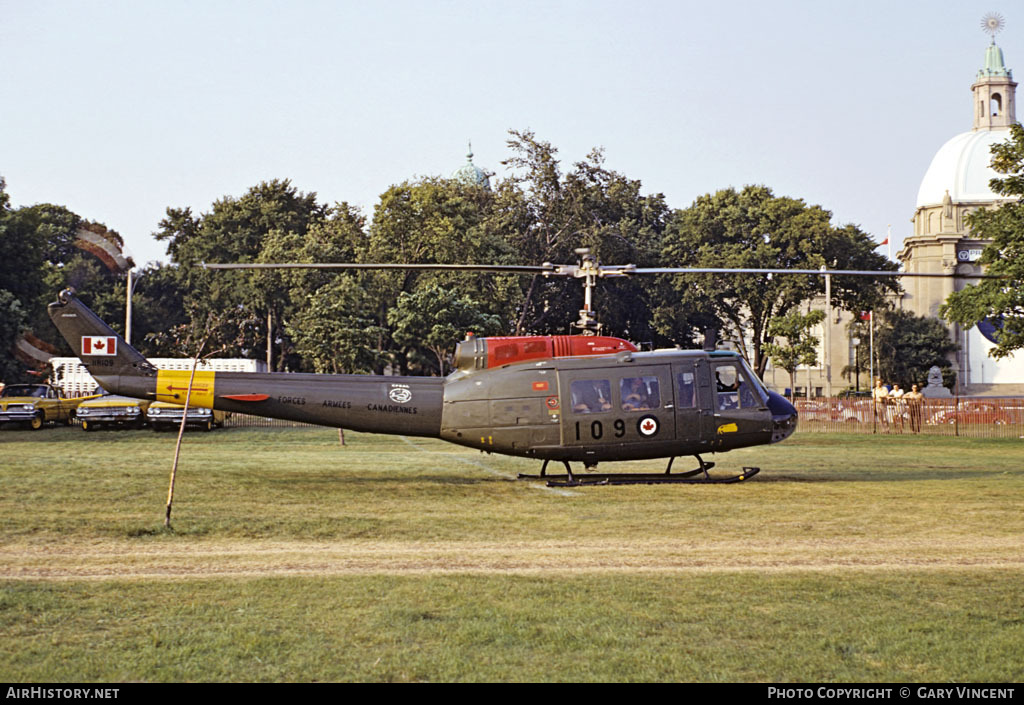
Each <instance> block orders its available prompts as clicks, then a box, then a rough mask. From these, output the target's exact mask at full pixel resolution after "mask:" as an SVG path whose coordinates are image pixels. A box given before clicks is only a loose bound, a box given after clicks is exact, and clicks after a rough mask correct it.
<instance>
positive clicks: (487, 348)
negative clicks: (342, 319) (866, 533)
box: [49, 249, 905, 486]
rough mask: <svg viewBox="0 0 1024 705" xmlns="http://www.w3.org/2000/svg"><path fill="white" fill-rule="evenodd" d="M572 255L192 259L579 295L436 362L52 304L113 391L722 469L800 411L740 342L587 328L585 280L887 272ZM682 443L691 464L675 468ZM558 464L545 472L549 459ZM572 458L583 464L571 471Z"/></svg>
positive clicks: (634, 477)
mask: <svg viewBox="0 0 1024 705" xmlns="http://www.w3.org/2000/svg"><path fill="white" fill-rule="evenodd" d="M577 254H579V255H580V257H581V260H580V263H579V264H578V265H555V264H551V263H544V264H543V265H538V266H499V265H452V264H346V263H326V264H323V263H321V264H299V263H286V264H204V266H205V267H206V268H208V269H217V270H224V269H269V268H284V269H299V268H307V269H309V268H317V269H339V270H344V269H377V270H381V269H404V270H434V271H452V270H460V271H465V270H473V271H491V272H501V273H513V274H540V275H543V276H545V277H551V276H562V277H574V278H577V279H581V280H582V281H583V285H584V305H583V309H582V310H581V311H580V320H579V321H577V322H576V323H575V324H574V326H573V327H574V329H576V330H578V331H579V333H577V334H573V335H533V336H516V337H482V338H478V337H474V336H472V335H471V334H470V335H467V338H466V339H465V340H463V341H461V342H459V343H458V344H457V345H456V351H455V358H454V368H455V369H454V371H453V372H452V373H451V374H449V375H448V376H447V377H444V378H440V377H409V376H390V375H341V374H309V373H282V372H276V373H275V372H269V373H253V372H214V371H210V370H200V369H197V370H195V371H194V377H193V376H192V375H193V373H192V372H190V371H188V370H159V369H157V368H156V367H155V366H154V365H152V364H151V363H150V362H149V361H147V360H146V358H145V357H144V356H143V355H142V354H141V353H139V352H138V351H137V350H136V349H135V348H133V347H131V346H130V345H129V344H128V343H126V342H125V340H124V339H123V338H122V337H121V336H119V335H118V334H117V333H116V332H115V331H114V330H113V329H112V328H111V327H110V326H108V325H107V324H106V323H104V322H103V321H102V320H101V319H100V318H99V317H98V316H97V315H96V314H95V313H93V312H92V311H91V310H89V309H88V308H87V307H86V306H85V305H84V304H83V303H82V302H81V301H80V300H79V299H78V298H77V297H76V296H75V295H74V292H73V291H72V290H70V289H65V290H64V291H62V292H60V294H59V295H58V300H57V301H56V302H54V303H51V304H50V305H49V315H50V318H51V320H52V321H53V322H54V324H55V325H56V327H57V328H58V330H59V331H60V333H61V334H62V335H63V336H64V338H65V339H66V340H67V342H68V344H69V345H70V346H71V347H72V349H73V350H75V351H77V352H78V353H79V357H80V358H81V360H82V362H83V364H84V365H85V367H86V368H87V369H88V370H89V372H90V374H92V375H93V377H95V378H96V380H97V382H98V383H99V384H100V385H101V386H102V387H103V388H104V389H106V390H108V391H110V392H111V393H114V394H121V395H124V396H129V397H136V398H140V399H148V400H151V401H166V402H172V403H177V404H182V403H186V401H187V403H188V405H192V406H198V407H205V408H212V409H218V410H223V411H229V412H236V413H244V414H251V415H255V416H263V417H270V418H277V419H286V420H291V421H298V422H304V423H310V424H317V425H322V426H329V427H336V428H343V429H350V430H354V431H365V432H372V433H384V434H398V435H404V436H419V437H425V438H440V439H442V440H445V441H448V442H451V443H455V444H458V445H462V446H466V447H470V448H475V449H479V450H481V451H484V452H488V453H499V454H505V455H512V456H520V457H524V458H532V459H536V460H539V461H542V462H543V464H542V466H541V470H540V473H539V474H537V475H531V474H520V475H519V477H520V478H522V479H537V480H544V481H546V482H547V483H548V484H549V485H550V486H580V485H588V484H638V483H644V484H667V483H686V484H726V483H737V482H742V481H744V480H747V479H749V478H750V477H753V476H754V475H756V474H758V472H760V469H759V468H757V467H744V468H743V469H742V471H741V472H739V473H738V474H732V475H728V476H718V475H714V476H713V475H711V474H710V473H709V472H708V471H709V470H710V469H711V468H713V467H714V465H715V463H713V462H708V461H705V460H704V459H703V458H702V457H701V455H702V454H705V453H719V452H725V451H729V450H733V449H737V448H745V447H752V446H760V445H767V444H772V443H779V442H781V441H784V440H785V439H787V438H788V437H789V436H791V435H792V434H793V432H794V431H795V430H796V427H797V411H796V409H795V407H794V406H793V405H792V404H791V403H790V402H789V401H787V400H786V399H785V398H784V397H783V396H782V395H780V394H778V393H776V392H774V391H771V390H769V389H768V388H767V387H765V385H764V384H763V383H762V382H761V380H759V379H758V378H757V375H756V374H754V372H753V370H751V368H750V366H749V365H748V364H747V362H746V360H745V359H744V358H743V357H742V356H741V355H740V354H739V353H737V352H732V351H727V350H716V349H715V344H714V340H713V336H708V339H706V342H705V346H704V349H702V350H681V349H675V348H673V349H663V350H653V351H640V350H639V349H638V348H637V346H636V345H634V344H633V343H631V342H629V341H627V340H623V339H621V338H616V337H610V336H605V335H600V324H599V323H598V322H597V320H596V316H595V315H594V312H593V305H592V291H593V288H594V286H595V283H596V280H597V279H601V278H610V277H628V276H634V275H643V274H679V273H751V274H754V273H758V274H765V273H767V274H774V273H780V274H810V275H820V274H823V273H827V274H837V275H849V274H853V275H874V276H878V275H882V276H898V275H903V276H905V273H898V272H864V271H851V270H825V269H822V270H781V269H780V270H771V269H694V268H670V267H669V268H638V267H636V266H635V265H622V266H606V265H601V264H600V263H599V262H598V261H597V259H596V258H595V257H594V256H593V255H591V254H590V253H589V251H588V250H586V249H581V250H577ZM680 456H693V457H694V458H695V459H696V461H697V467H696V468H695V469H692V470H688V471H684V472H672V465H673V462H674V460H675V459H676V458H677V457H680ZM664 458H667V459H668V463H667V467H666V469H665V470H664V471H663V472H660V473H635V472H627V473H601V474H597V473H596V472H595V471H596V468H597V465H598V463H607V462H616V461H627V460H650V459H664ZM551 462H556V463H561V464H562V465H563V467H564V468H565V474H564V475H549V474H548V473H547V468H548V465H549V463H551ZM571 463H582V464H583V466H584V468H585V470H586V471H587V473H586V474H584V475H580V474H579V473H574V472H573V470H572V466H571Z"/></svg>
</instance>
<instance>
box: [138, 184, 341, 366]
mask: <svg viewBox="0 0 1024 705" xmlns="http://www.w3.org/2000/svg"><path fill="white" fill-rule="evenodd" d="M327 213H328V210H327V208H326V207H325V206H323V205H321V204H319V203H317V200H316V194H315V193H301V192H299V191H298V189H296V188H295V187H294V186H293V185H292V184H291V182H290V181H288V180H287V179H285V180H277V179H275V180H273V181H265V182H262V183H260V184H258V185H256V186H254V187H252V188H250V189H249V190H248V191H247V192H246V193H245V194H243V195H242V196H241V197H240V198H233V197H230V196H229V197H225V198H222V199H220V200H218V201H216V202H214V204H213V207H212V209H211V211H210V212H209V213H206V214H203V215H201V216H199V217H195V216H193V215H192V212H191V210H190V209H188V208H184V209H174V208H168V209H167V217H166V218H164V219H163V220H162V221H161V222H160V230H159V231H158V232H157V233H156V234H155V236H156V238H157V239H158V240H166V241H167V243H168V245H167V250H168V253H169V254H170V255H171V259H172V261H173V262H174V263H175V264H177V265H178V266H179V267H180V268H181V273H180V274H181V282H182V284H183V286H184V287H185V290H186V304H187V308H189V310H194V311H195V312H196V314H195V315H198V316H200V320H205V318H206V316H207V315H208V314H210V313H214V314H216V313H218V312H220V311H225V310H228V309H232V308H240V309H244V310H245V311H246V312H248V314H251V315H253V316H255V317H258V318H259V319H260V320H261V321H264V322H266V321H269V326H265V327H264V329H263V331H258V329H253V330H252V331H251V332H252V333H253V335H252V336H250V337H247V338H246V339H244V340H237V339H232V340H226V339H225V340H216V339H212V340H211V341H210V346H211V347H214V348H219V347H221V346H222V345H224V344H227V345H228V346H229V347H228V351H229V354H235V355H244V354H246V353H248V352H251V353H254V354H257V355H265V354H266V351H267V348H268V346H270V347H272V346H275V345H276V346H277V349H278V354H277V355H276V357H275V366H276V368H277V369H284V367H285V364H286V360H287V353H288V352H289V350H290V347H291V341H290V340H289V339H288V336H287V333H286V330H287V318H288V316H289V315H290V314H291V313H292V310H293V309H292V308H291V305H290V297H289V291H288V287H287V282H288V279H287V277H285V276H284V275H282V274H281V273H280V272H275V273H267V272H259V271H256V272H252V271H236V272H211V271H207V270H205V269H203V268H202V267H201V266H200V265H201V263H203V262H232V263H235V262H237V263H243V262H255V261H258V260H259V259H260V254H261V252H262V250H263V248H264V247H265V246H266V244H267V242H268V240H270V239H273V238H278V239H280V238H288V237H290V236H297V237H300V238H302V237H305V236H306V234H307V233H308V231H309V230H310V229H311V228H312V227H314V226H316V225H320V224H323V223H324V221H325V219H326V217H327Z"/></svg>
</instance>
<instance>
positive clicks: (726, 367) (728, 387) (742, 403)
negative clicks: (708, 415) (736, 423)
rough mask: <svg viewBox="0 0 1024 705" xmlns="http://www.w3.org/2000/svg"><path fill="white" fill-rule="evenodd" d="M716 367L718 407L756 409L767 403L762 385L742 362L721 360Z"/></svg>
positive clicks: (716, 398) (716, 399) (723, 409)
mask: <svg viewBox="0 0 1024 705" xmlns="http://www.w3.org/2000/svg"><path fill="white" fill-rule="evenodd" d="M714 369H715V407H716V408H717V409H719V410H720V411H725V410H730V409H756V408H758V407H761V406H763V405H764V404H765V399H764V395H763V392H762V390H761V388H760V385H758V384H757V383H756V382H755V381H754V380H755V379H756V378H755V377H754V376H753V374H752V373H751V372H750V370H749V369H748V368H747V367H746V366H745V365H743V364H742V362H740V361H730V362H719V363H717V364H716V365H715V368H714Z"/></svg>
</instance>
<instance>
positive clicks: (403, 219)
mask: <svg viewBox="0 0 1024 705" xmlns="http://www.w3.org/2000/svg"><path fill="white" fill-rule="evenodd" d="M507 146H508V151H509V156H508V157H507V159H505V160H504V161H503V162H502V166H503V167H505V170H506V173H505V175H504V176H502V177H501V178H492V183H493V186H492V187H490V188H487V187H482V186H480V185H478V184H475V183H466V182H463V181H460V180H457V179H446V178H439V177H427V178H420V179H416V180H410V181H406V182H403V183H400V184H397V185H393V186H391V187H390V188H388V189H387V190H386V191H385V192H384V193H383V194H381V196H380V199H379V201H378V202H377V204H376V205H375V207H374V210H373V216H372V219H371V220H369V221H368V220H367V219H366V218H365V217H364V216H363V215H362V214H361V213H360V212H359V211H358V210H357V209H356V208H353V207H352V206H351V205H349V204H347V203H344V202H340V203H334V204H333V205H328V204H325V203H321V202H320V201H319V200H318V199H317V195H316V194H315V193H302V192H300V191H298V189H296V188H295V187H294V186H293V185H292V184H291V183H290V181H288V180H273V181H268V182H263V183H260V184H258V185H256V186H254V187H252V188H250V189H249V190H248V191H246V192H245V193H244V194H242V195H241V196H237V197H235V196H225V197H223V198H221V199H219V200H217V201H216V202H214V203H213V204H212V206H211V208H210V210H209V211H208V212H206V213H200V214H196V213H193V212H192V210H191V209H190V208H188V207H183V208H179V207H170V208H168V209H167V212H166V217H165V218H164V219H163V220H161V222H160V223H159V226H158V229H157V231H156V232H155V233H154V236H155V237H156V239H157V240H159V241H162V242H164V243H166V246H167V252H168V255H169V258H170V262H169V263H167V264H153V265H150V266H148V267H146V268H144V269H143V270H142V271H141V272H138V273H136V275H135V276H136V277H137V278H138V283H137V287H136V289H135V292H134V297H133V308H134V316H133V335H132V343H133V345H135V346H136V347H138V348H139V349H140V351H141V352H143V354H146V355H148V356H153V357H159V356H178V355H181V354H183V352H186V351H184V350H183V349H182V346H183V344H184V341H186V340H188V339H189V334H190V333H194V332H195V331H196V330H198V329H204V330H207V332H210V331H212V332H210V337H211V340H210V341H209V347H210V348H216V349H219V350H221V351H222V353H221V354H222V355H223V356H239V357H250V358H258V359H269V360H270V362H271V367H272V368H273V369H276V370H290V371H317V372H376V373H380V372H382V371H383V370H384V369H385V368H391V369H393V370H394V371H395V372H396V373H400V374H445V373H446V372H448V371H450V364H451V360H450V355H451V353H452V350H453V347H454V344H455V342H456V341H457V340H459V339H461V338H462V337H463V336H464V334H465V333H466V332H467V331H472V332H474V333H475V334H476V335H495V334H502V335H523V334H564V333H567V332H569V331H568V326H569V323H570V322H571V321H574V320H575V319H576V317H577V315H578V311H579V309H580V308H581V307H582V291H581V287H580V285H579V283H578V282H576V281H574V280H571V279H562V278H550V279H549V278H544V277H543V276H522V275H493V274H485V273H468V274H467V273H458V274H456V273H445V272H412V271H407V272H398V271H358V272H356V271H349V272H342V273H338V272H325V271H317V270H238V271H211V270H207V269H204V268H203V267H202V263H204V262H230V263H251V262H357V263H370V262H381V263H437V264H470V263H472V264H505V265H521V264H529V265H537V264H542V263H544V262H554V263H573V262H575V261H576V255H575V253H574V251H575V250H576V248H580V247H588V248H590V250H591V251H592V252H593V253H594V254H595V255H596V256H597V257H598V259H599V260H600V261H601V262H603V263H606V264H627V263H634V264H636V265H637V266H640V267H654V266H674V267H685V266H693V267H742V268H798V269H818V268H820V267H822V266H827V267H829V268H832V269H863V270H891V269H894V268H895V265H893V264H892V263H890V262H888V260H887V259H886V258H885V257H884V256H882V255H880V254H878V253H876V252H875V248H876V243H875V242H874V241H873V240H872V238H871V237H870V236H869V235H868V234H867V233H865V232H863V231H862V230H861V229H860V228H859V227H858V226H856V225H853V224H846V225H841V226H834V225H832V224H831V213H830V212H829V211H827V210H825V209H824V208H822V207H821V206H818V205H808V204H807V203H805V202H804V201H803V200H802V199H799V198H792V197H785V196H777V195H775V194H774V193H773V192H772V190H771V189H770V188H768V187H766V186H745V187H742V188H739V189H737V188H727V189H722V190H719V191H717V192H715V193H709V194H706V195H704V196H700V197H699V198H697V199H696V200H695V201H694V202H693V203H692V204H691V205H690V206H688V207H686V208H681V209H672V208H670V207H669V205H668V204H667V203H666V201H665V198H664V196H663V195H662V194H658V193H655V194H647V195H645V194H643V193H642V192H641V182H640V181H639V180H634V179H630V178H628V177H627V176H625V175H623V174H621V173H618V172H616V171H614V170H611V169H609V168H608V167H607V166H606V164H605V161H604V156H603V154H602V152H601V151H600V150H597V149H595V150H593V151H591V152H590V153H589V154H588V155H587V156H586V157H585V158H584V159H582V160H580V161H577V162H574V163H572V164H569V165H565V164H563V162H562V161H561V160H560V159H559V155H558V150H557V149H556V148H555V147H554V146H553V145H551V144H550V143H548V142H546V141H543V140H541V139H539V138H538V137H537V136H536V135H534V134H533V133H532V132H529V131H512V132H510V133H509V139H508V143H507ZM83 226H85V227H88V228H92V229H97V230H99V229H103V230H104V231H106V232H107V233H108V234H110V233H112V231H109V230H107V229H106V228H105V227H104V226H102V225H101V224H96V223H89V222H87V221H84V220H83V219H82V218H81V217H79V216H78V215H76V214H74V213H71V212H70V211H68V210H67V209H65V208H62V207H60V206H53V205H38V206H31V207H26V208H17V209H14V208H11V207H10V204H9V198H8V197H7V196H6V193H5V192H4V190H3V187H2V183H0V320H2V321H3V323H2V324H0V350H2V351H4V352H3V353H2V355H3V357H2V361H0V365H2V366H0V378H2V379H4V380H6V381H11V380H13V379H16V378H18V377H19V376H21V375H23V373H24V365H23V364H21V363H19V362H17V361H16V360H14V359H13V358H12V357H11V356H10V355H9V354H8V353H7V352H6V351H8V350H10V349H11V347H12V344H13V341H14V340H15V338H16V337H17V335H19V333H22V332H24V331H26V330H31V331H35V332H36V334H37V335H38V336H40V337H45V338H46V339H47V340H48V341H49V342H50V343H52V344H54V345H56V346H57V347H59V348H61V349H62V350H63V351H64V353H65V354H71V351H70V350H67V347H66V345H64V344H63V342H61V341H59V340H58V339H57V338H58V336H57V335H56V334H55V332H54V331H52V326H51V325H50V324H49V321H48V320H47V319H46V315H45V305H46V303H47V302H48V301H51V300H53V298H54V297H55V295H56V293H57V291H58V290H59V289H60V288H62V287H64V286H68V285H71V286H74V287H75V289H76V290H77V291H78V292H79V295H80V296H81V297H82V299H83V301H84V302H85V303H86V304H87V305H88V306H90V307H91V308H93V309H94V310H95V311H96V312H97V313H98V314H99V315H100V316H101V317H102V318H104V319H105V320H107V321H109V322H111V323H113V324H114V325H115V328H117V329H118V331H119V332H121V328H123V321H124V305H125V304H124V301H125V285H126V284H125V276H124V274H123V272H117V271H111V270H109V269H106V268H104V267H103V266H102V264H101V263H99V262H98V261H96V260H95V258H92V259H90V256H89V255H88V253H86V252H83V251H82V250H80V249H76V248H75V247H73V246H72V245H73V239H74V233H75V232H76V231H77V230H79V229H80V228H81V227H83ZM112 235H113V236H116V233H112ZM832 279H833V281H832V287H831V291H832V305H833V306H834V307H836V308H838V309H843V310H847V311H854V312H857V311H862V310H872V309H875V310H882V309H885V308H886V307H887V305H888V304H887V302H888V301H889V300H891V296H892V295H893V294H895V293H898V291H899V285H898V283H897V282H896V280H895V279H893V278H891V277H879V278H870V277H846V278H844V277H833V278H832ZM823 295H824V283H823V281H822V278H821V277H817V276H795V275H794V276H775V277H771V276H767V275H696V274H695V275H664V276H658V277H647V278H640V277H637V278H623V279H613V280H605V281H603V282H602V283H601V285H600V287H599V290H598V295H597V297H596V309H597V314H598V317H599V320H600V321H601V322H602V323H603V325H604V332H605V333H606V334H608V335H615V336H619V337H623V338H627V339H630V340H633V341H635V342H641V343H650V344H651V345H653V346H655V347H666V346H673V345H680V346H682V347H692V346H694V345H695V344H697V343H698V342H699V341H700V339H701V337H702V335H703V332H704V330H705V329H706V328H708V327H716V328H718V329H719V331H720V337H723V338H726V339H729V340H732V341H734V342H735V344H736V345H737V347H739V349H740V350H741V352H742V353H743V354H744V355H745V356H746V358H747V359H748V360H749V361H750V362H751V364H752V365H753V367H754V368H755V369H756V371H757V372H758V374H763V373H764V370H765V367H766V366H767V364H768V360H769V353H771V354H772V355H775V356H777V359H779V360H782V359H783V357H784V356H782V354H781V352H780V351H781V350H783V349H784V348H785V347H786V341H787V340H788V336H787V335H786V334H785V332H784V331H785V330H786V328H785V326H784V325H783V324H784V321H783V319H785V317H786V316H787V315H791V314H793V312H795V311H798V310H799V307H800V305H801V304H802V303H804V302H806V301H808V300H811V299H813V298H814V297H816V296H823ZM792 335H793V336H794V340H793V343H794V344H795V343H796V337H799V336H797V335H796V334H792ZM939 356H940V357H941V354H940V355H939ZM777 364H778V363H777Z"/></svg>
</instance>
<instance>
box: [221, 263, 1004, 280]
mask: <svg viewBox="0 0 1024 705" xmlns="http://www.w3.org/2000/svg"><path fill="white" fill-rule="evenodd" d="M202 266H203V268H204V269H363V270H388V269H395V270H418V271H449V272H460V271H461V272H492V273H494V274H543V275H544V276H549V277H550V276H567V277H580V276H582V275H584V274H586V273H587V270H586V269H584V268H582V267H579V266H577V265H569V264H551V263H545V264H542V265H516V264H508V265H505V264H394V263H372V262H371V263H358V264H357V263H353V262H308V263H303V262H247V263H243V264H223V263H207V262H204V263H203V265H202ZM593 274H594V276H597V277H599V278H605V277H629V276H632V275H634V274H640V275H644V274H804V275H814V276H825V275H826V274H828V275H832V276H837V277H841V276H853V277H929V278H936V279H941V278H944V277H953V278H954V279H1006V276H1004V275H999V274H961V273H958V272H952V273H948V274H947V273H942V272H896V271H891V270H870V269H767V268H751V267H634V266H633V265H621V266H609V265H600V266H598V267H597V268H596V269H594V270H593Z"/></svg>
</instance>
